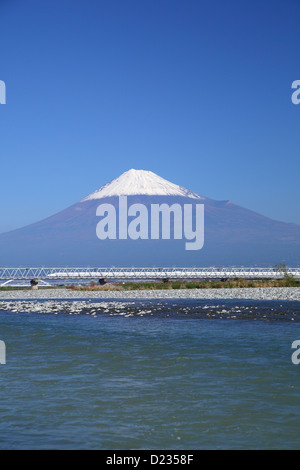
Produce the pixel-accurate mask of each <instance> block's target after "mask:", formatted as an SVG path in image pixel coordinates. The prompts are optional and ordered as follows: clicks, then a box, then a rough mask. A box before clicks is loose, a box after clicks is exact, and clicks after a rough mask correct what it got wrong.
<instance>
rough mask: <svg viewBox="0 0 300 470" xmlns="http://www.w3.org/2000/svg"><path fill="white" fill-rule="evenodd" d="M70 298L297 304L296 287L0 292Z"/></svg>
mask: <svg viewBox="0 0 300 470" xmlns="http://www.w3.org/2000/svg"><path fill="white" fill-rule="evenodd" d="M20 299H22V300H23V299H24V300H25V299H28V300H29V299H30V300H44V299H57V300H73V299H88V300H97V299H133V300H134V299H250V300H292V301H300V288H299V287H262V288H233V289H178V290H175V289H170V290H169V289H166V290H138V291H117V290H115V291H114V290H111V291H110V290H103V291H100V290H99V291H75V290H71V289H40V290H15V291H2V292H0V300H11V301H13V300H20Z"/></svg>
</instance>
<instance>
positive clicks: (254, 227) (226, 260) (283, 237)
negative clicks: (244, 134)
mask: <svg viewBox="0 0 300 470" xmlns="http://www.w3.org/2000/svg"><path fill="white" fill-rule="evenodd" d="M120 196H127V200H128V205H130V204H143V205H144V206H145V207H147V208H150V206H151V205H152V204H163V203H165V204H168V205H169V206H171V205H173V204H179V205H180V206H181V207H183V205H184V204H190V205H192V206H193V207H194V206H196V205H197V204H203V205H204V246H203V248H202V249H200V250H197V251H196V250H195V251H187V250H185V248H184V245H185V240H178V239H174V237H173V238H172V237H171V239H170V240H165V239H162V238H161V237H159V239H155V240H154V239H137V240H132V239H122V240H120V239H106V240H100V239H99V238H98V237H97V236H96V226H97V223H98V221H99V217H97V216H96V210H97V208H98V206H99V205H100V204H110V205H111V206H113V207H114V208H115V210H116V214H118V204H119V197H120ZM129 219H130V217H129ZM299 255H300V226H299V225H296V224H292V223H284V222H278V221H275V220H272V219H270V218H268V217H265V216H263V215H260V214H258V213H256V212H253V211H251V210H249V209H245V208H243V207H241V206H238V205H236V204H234V203H233V202H231V201H229V200H225V201H216V200H213V199H209V198H207V197H205V196H202V195H199V194H197V193H195V192H192V191H189V190H188V189H186V188H183V187H181V186H178V185H176V184H174V183H171V182H170V181H167V180H166V179H164V178H161V177H160V176H158V175H156V174H155V173H153V172H151V171H145V170H133V169H131V170H129V171H126V172H125V173H123V174H122V175H120V176H119V177H118V178H115V179H114V180H113V181H111V182H110V183H108V184H106V185H104V186H102V187H101V188H100V189H98V190H96V191H95V192H93V193H92V194H90V195H89V196H87V197H85V198H84V199H82V200H81V201H79V202H77V203H75V204H74V205H72V206H71V207H68V208H67V209H65V210H62V211H61V212H59V213H57V214H55V215H53V216H51V217H48V218H46V219H44V220H41V221H39V222H36V223H34V224H31V225H28V226H26V227H23V228H20V229H17V230H13V231H10V232H6V233H2V234H0V265H2V266H4V265H7V266H26V265H27V266H55V265H56V266H211V265H215V266H221V265H222V266H232V265H239V266H241V265H249V266H253V265H260V266H273V265H274V264H278V263H285V264H287V265H289V266H296V265H298V264H299V260H300V257H299Z"/></svg>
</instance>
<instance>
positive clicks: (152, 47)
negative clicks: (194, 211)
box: [0, 0, 300, 232]
mask: <svg viewBox="0 0 300 470" xmlns="http://www.w3.org/2000/svg"><path fill="white" fill-rule="evenodd" d="M299 15H300V1H299V0H264V1H262V0H243V1H242V0H227V1H226V2H225V1H224V0H209V1H208V0H207V1H202V0H188V1H186V0H105V1H104V0H103V1H102V0H43V1H40V0H26V1H24V0H0V44H1V62H0V80H4V81H5V83H6V87H7V103H6V105H0V156H1V185H0V201H1V202H0V205H1V212H0V213H1V219H0V232H3V231H6V230H9V229H13V228H16V227H20V226H23V225H26V224H28V223H31V222H34V221H37V220H40V219H42V218H45V217H47V216H49V215H51V214H53V213H56V212H58V211H59V210H61V209H64V208H65V207H67V206H69V205H71V204H73V203H75V202H77V201H78V200H80V199H82V198H83V197H85V196H87V195H88V194H90V193H91V192H93V191H94V190H96V189H97V188H99V187H100V186H102V185H103V184H105V183H107V182H108V181H110V180H111V179H113V178H115V177H117V176H118V175H120V174H121V173H123V172H124V171H126V170H128V169H130V168H136V169H145V170H151V171H154V172H155V173H157V174H159V175H160V176H162V177H164V178H166V179H169V180H170V181H172V182H174V183H177V184H180V185H182V186H185V187H187V188H189V189H191V190H193V191H196V192H198V193H200V194H203V195H205V196H207V197H211V198H213V199H219V200H224V199H230V200H232V201H233V202H235V203H237V204H240V205H242V206H244V207H247V208H249V209H252V210H255V211H257V212H259V213H261V214H264V215H266V216H269V217H272V218H274V219H278V220H282V221H287V222H295V223H300V211H299V202H300V197H299V195H300V185H299V173H300V172H299V169H300V163H299V162H300V159H299V156H300V155H299V143H300V142H299V136H300V132H299V127H300V105H298V106H295V105H293V104H292V102H291V94H292V90H291V84H292V82H293V81H294V80H299V79H300V60H299V57H300V49H299V46H300V27H299V17H300V16H299Z"/></svg>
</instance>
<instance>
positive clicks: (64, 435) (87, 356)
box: [0, 300, 300, 449]
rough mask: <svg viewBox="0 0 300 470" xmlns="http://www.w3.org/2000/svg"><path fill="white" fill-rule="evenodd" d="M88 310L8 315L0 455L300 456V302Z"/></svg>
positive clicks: (0, 374) (4, 318) (1, 334)
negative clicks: (262, 452) (198, 452)
mask: <svg viewBox="0 0 300 470" xmlns="http://www.w3.org/2000/svg"><path fill="white" fill-rule="evenodd" d="M92 304H93V302H91V304H89V305H85V307H84V306H83V305H81V307H82V308H81V307H80V309H79V310H78V305H77V307H76V306H75V307H76V308H73V307H74V305H73V307H72V308H71V307H70V308H69V310H68V308H67V306H66V305H65V303H64V305H63V304H60V307H61V308H59V309H58V310H57V311H56V315H54V313H55V312H53V311H52V312H50V311H49V308H50V307H51V305H50V306H49V305H48V307H47V306H45V307H44V310H43V308H42V309H41V310H40V311H39V313H38V312H37V311H35V312H34V310H36V309H35V308H34V307H33V304H31V307H30V306H28V305H27V307H25V306H24V308H23V310H24V313H16V312H12V311H11V310H12V308H13V307H12V306H10V305H9V309H8V310H5V311H0V339H1V340H3V341H5V343H6V348H7V363H6V365H0V379H1V387H0V415H1V422H0V448H2V449H52V448H56V449H202V448H206V449H215V448H222V449H224V448H235V449H240V448H244V449H252V448H299V447H300V432H299V431H300V425H299V423H300V406H299V405H300V399H299V389H300V365H298V366H297V365H294V364H293V363H292V361H291V355H292V352H293V350H292V349H291V344H292V342H293V341H294V340H296V339H299V340H300V323H299V316H300V306H299V302H280V303H278V302H253V301H252V302H250V301H236V302H234V301H232V300H231V301H199V300H198V301H195V300H190V301H174V300H173V301H149V302H147V301H143V302H140V303H139V302H135V303H134V304H130V302H123V303H122V302H120V303H119V304H118V302H114V303H113V304H111V305H109V304H107V303H106V304H103V306H102V307H101V306H97V307H95V306H94V307H93V305H92ZM125 304H126V305H125ZM35 305H36V304H35ZM38 305H39V306H41V303H39V304H38ZM70 305H71V304H70ZM118 305H119V306H118ZM2 307H3V306H2ZM70 309H71V310H72V312H71V313H73V314H72V315H70ZM237 310H239V312H237ZM92 311H93V312H92ZM43 312H47V313H43ZM67 312H68V313H67ZM87 313H88V314H87ZM92 313H94V315H92ZM208 314H209V315H208ZM292 319H293V320H292Z"/></svg>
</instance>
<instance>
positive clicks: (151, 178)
mask: <svg viewBox="0 0 300 470" xmlns="http://www.w3.org/2000/svg"><path fill="white" fill-rule="evenodd" d="M123 195H124V196H131V195H145V196H183V197H190V198H193V199H205V198H204V197H202V196H199V194H197V193H194V192H192V191H189V190H188V189H186V188H183V187H182V186H178V185H177V184H174V183H171V182H170V181H168V180H166V179H164V178H161V177H160V176H158V175H156V174H155V173H153V172H152V171H146V170H134V169H131V170H128V171H125V173H122V175H120V176H119V177H118V178H115V179H114V180H112V181H111V182H110V183H107V184H105V185H104V186H102V187H101V188H100V189H98V190H97V191H95V192H93V193H92V194H90V195H89V196H87V197H86V198H84V199H82V201H81V202H84V201H89V200H91V199H101V198H103V197H110V196H123Z"/></svg>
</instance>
